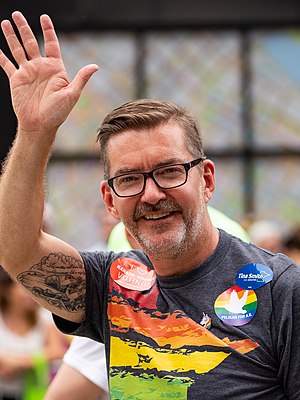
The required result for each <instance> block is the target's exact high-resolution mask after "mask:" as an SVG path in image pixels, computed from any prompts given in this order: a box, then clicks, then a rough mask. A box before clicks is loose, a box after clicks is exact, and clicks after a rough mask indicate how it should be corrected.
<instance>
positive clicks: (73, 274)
mask: <svg viewBox="0 0 300 400" xmlns="http://www.w3.org/2000/svg"><path fill="white" fill-rule="evenodd" d="M17 280H18V281H19V282H20V283H21V284H22V285H23V286H25V288H26V289H28V290H29V291H30V292H31V293H32V294H34V295H35V296H36V297H39V298H42V299H43V300H45V301H47V302H48V303H49V304H50V305H51V306H53V307H56V308H59V309H61V310H63V309H64V310H67V311H71V312H77V311H81V310H83V309H84V306H85V290H86V281H85V269H84V266H83V263H82V261H80V260H78V259H76V258H73V257H70V256H66V255H64V254H62V253H50V254H49V255H48V256H45V257H43V258H42V259H41V261H40V262H39V263H38V264H35V265H33V266H32V267H31V268H30V269H29V270H28V271H24V272H22V273H21V274H20V275H18V276H17Z"/></svg>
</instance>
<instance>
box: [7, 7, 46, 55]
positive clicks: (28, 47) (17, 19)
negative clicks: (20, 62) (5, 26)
mask: <svg viewBox="0 0 300 400" xmlns="http://www.w3.org/2000/svg"><path fill="white" fill-rule="evenodd" d="M12 18H13V20H14V23H15V24H16V26H17V28H18V31H19V33H20V37H21V39H22V43H23V46H24V48H25V51H26V54H27V56H28V58H29V59H31V58H36V57H40V56H41V53H40V49H39V45H38V42H37V40H36V38H35V36H34V34H33V32H32V30H31V28H30V26H29V25H28V22H27V21H26V19H25V17H24V16H23V14H21V13H20V12H19V11H15V12H14V13H13V14H12Z"/></svg>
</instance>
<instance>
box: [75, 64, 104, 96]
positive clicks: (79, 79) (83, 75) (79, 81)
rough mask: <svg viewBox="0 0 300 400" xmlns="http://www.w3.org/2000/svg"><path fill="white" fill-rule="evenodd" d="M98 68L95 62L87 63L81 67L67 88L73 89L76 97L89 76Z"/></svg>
mask: <svg viewBox="0 0 300 400" xmlns="http://www.w3.org/2000/svg"><path fill="white" fill-rule="evenodd" d="M98 69H99V67H98V65H96V64H89V65H86V66H85V67H83V68H81V69H80V70H79V71H78V72H77V74H76V76H75V78H74V79H73V81H72V82H71V83H70V85H69V88H70V89H71V90H72V91H73V93H74V94H75V96H76V97H79V96H80V94H81V92H82V90H83V88H84V87H85V85H86V84H87V82H88V81H89V79H90V78H91V76H92V75H93V74H94V73H95V72H97V71H98Z"/></svg>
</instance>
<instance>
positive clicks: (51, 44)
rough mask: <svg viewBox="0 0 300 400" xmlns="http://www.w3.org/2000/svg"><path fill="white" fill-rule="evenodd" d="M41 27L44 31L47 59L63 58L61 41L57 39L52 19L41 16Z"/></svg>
mask: <svg viewBox="0 0 300 400" xmlns="http://www.w3.org/2000/svg"><path fill="white" fill-rule="evenodd" d="M40 20H41V27H42V30H43V36H44V43H45V55H46V57H53V58H61V51H60V46H59V41H58V39H57V36H56V33H55V30H54V26H53V23H52V21H51V18H50V17H49V16H48V15H46V14H44V15H41V19H40Z"/></svg>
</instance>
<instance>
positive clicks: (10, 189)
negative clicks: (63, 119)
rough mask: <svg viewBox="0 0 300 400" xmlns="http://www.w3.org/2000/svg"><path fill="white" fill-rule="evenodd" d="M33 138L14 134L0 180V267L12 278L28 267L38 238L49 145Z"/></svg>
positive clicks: (32, 135) (25, 134)
mask: <svg viewBox="0 0 300 400" xmlns="http://www.w3.org/2000/svg"><path fill="white" fill-rule="evenodd" d="M48 137H49V136H48ZM35 139H36V138H35V137H34V132H32V133H29V132H28V133H24V132H18V133H17V137H16V140H15V142H14V144H13V147H12V150H11V152H10V154H9V156H8V159H7V160H6V162H5V165H4V168H3V173H2V176H1V179H0V264H1V265H3V266H4V267H5V268H6V269H8V271H9V272H10V273H11V274H13V275H16V274H18V273H19V272H21V271H22V270H23V266H28V265H30V262H31V260H32V254H34V253H35V252H36V249H37V247H38V246H39V238H40V237H41V234H40V228H41V224H42V218H43V208H44V191H45V189H44V176H45V169H46V165H47V161H48V158H49V153H50V150H51V144H52V142H51V140H50V139H48V143H47V142H45V141H44V143H40V141H36V140H35Z"/></svg>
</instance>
